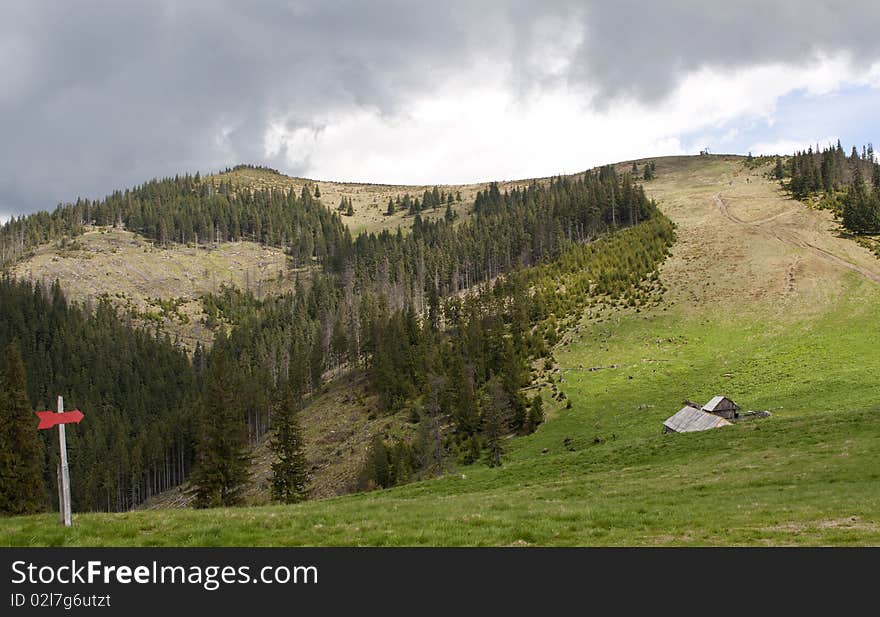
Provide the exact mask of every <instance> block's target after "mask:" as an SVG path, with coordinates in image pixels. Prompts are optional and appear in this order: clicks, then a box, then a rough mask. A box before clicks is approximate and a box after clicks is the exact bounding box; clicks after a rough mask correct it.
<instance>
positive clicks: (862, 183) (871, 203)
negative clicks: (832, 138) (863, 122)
mask: <svg viewBox="0 0 880 617" xmlns="http://www.w3.org/2000/svg"><path fill="white" fill-rule="evenodd" d="M875 159H876V157H875V153H874V148H873V146H872V145H871V144H868V145H866V146H863V147H862V150H861V153H860V152H859V150H858V149H857V148H856V147H855V146H853V148H852V151H851V152H850V154H849V156H847V155H846V153H845V151H844V149H843V147H842V145H841V143H840V141H839V140H838V142H837V144H836V146H829V147H827V148H823V149H821V150H820V149H819V147H818V146H817V147H816V149H815V150H813V148H812V147H810V148H808V149H807V150H806V151H798V152H795V153H794V155H793V156H791V157H790V158H789V160H788V162H787V164H786V163H783V160H782V159H781V158H778V157H777V159H776V165H775V167H774V171H773V175H774V176H775V177H776V178H777V179H778V180H780V181H782V180H783V179H785V178H787V179H788V185H787V186H788V188H789V190H790V191H791V194H792V196H793V197H794V198H795V199H799V200H802V201H803V200H807V199H810V198H812V197H816V198H818V199H819V203H820V205H821V206H823V207H826V208H829V209H831V210H833V211H834V212H835V214H836V215H837V216H838V217H839V218H840V220H841V221H842V223H843V225H844V227H846V228H847V229H848V230H850V231H852V232H854V233H878V232H880V163H878V162H877V161H876V160H875Z"/></svg>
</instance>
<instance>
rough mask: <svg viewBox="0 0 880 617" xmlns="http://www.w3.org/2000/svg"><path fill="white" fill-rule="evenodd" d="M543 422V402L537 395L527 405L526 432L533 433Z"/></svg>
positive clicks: (539, 395)
mask: <svg viewBox="0 0 880 617" xmlns="http://www.w3.org/2000/svg"><path fill="white" fill-rule="evenodd" d="M543 422H544V400H543V399H542V398H541V394H540V393H538V394H537V395H536V396H535V398H533V399H532V400H531V402H530V403H529V413H528V416H527V417H526V426H525V429H526V432H527V433H534V432H535V431H536V430H538V426H539V425H540V424H542V423H543Z"/></svg>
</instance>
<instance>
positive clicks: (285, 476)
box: [269, 388, 309, 503]
mask: <svg viewBox="0 0 880 617" xmlns="http://www.w3.org/2000/svg"><path fill="white" fill-rule="evenodd" d="M301 407H302V403H301V398H300V396H299V395H298V393H297V392H296V391H295V390H294V389H293V388H288V389H287V391H286V392H285V394H284V397H283V399H282V400H281V402H280V403H279V404H278V405H277V406H276V408H275V411H274V413H273V416H272V424H273V430H274V434H273V435H272V439H271V441H270V442H269V447H270V448H271V449H272V452H273V453H274V454H275V456H276V457H277V460H276V461H275V462H274V463H272V499H274V500H275V501H280V502H281V503H296V502H298V501H303V500H304V499H305V498H306V496H307V494H308V490H307V485H308V480H309V474H308V463H307V462H306V455H305V448H304V444H303V436H302V430H301V429H300V425H299V410H300V408H301Z"/></svg>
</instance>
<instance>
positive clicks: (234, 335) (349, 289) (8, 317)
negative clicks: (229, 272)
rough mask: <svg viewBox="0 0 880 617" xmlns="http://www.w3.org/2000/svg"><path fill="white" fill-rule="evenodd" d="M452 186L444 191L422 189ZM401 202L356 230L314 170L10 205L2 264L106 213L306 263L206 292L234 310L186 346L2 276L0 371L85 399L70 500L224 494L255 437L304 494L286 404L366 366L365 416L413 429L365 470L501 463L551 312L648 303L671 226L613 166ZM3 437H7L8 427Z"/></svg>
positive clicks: (231, 490) (146, 230)
mask: <svg viewBox="0 0 880 617" xmlns="http://www.w3.org/2000/svg"><path fill="white" fill-rule="evenodd" d="M434 193H437V194H436V195H435V194H434ZM456 198H457V199H460V197H456ZM452 199H453V197H452V195H451V194H447V193H445V192H444V193H440V192H439V191H437V190H435V191H434V192H426V193H425V195H424V196H423V203H424V204H426V205H427V207H432V208H438V207H440V205H442V204H443V203H446V204H448V203H449V202H450V201H451V200H452ZM435 202H436V203H435ZM413 203H415V201H412V203H410V204H409V207H410V209H411V210H412V209H413ZM393 207H395V204H393V203H392V204H389V209H390V208H393ZM420 207H421V206H420ZM332 208H333V209H336V206H335V204H334V205H333V206H332ZM348 209H350V203H345V204H340V206H339V210H340V211H343V212H345V211H346V210H348ZM413 215H414V219H413V223H412V227H411V229H409V230H406V231H404V230H402V229H398V230H397V231H396V232H389V231H383V232H381V233H379V234H372V233H362V234H360V235H358V236H357V237H356V238H352V237H351V236H350V234H349V233H348V231H347V229H346V228H345V226H344V225H343V224H342V223H341V219H340V217H339V214H338V213H336V212H332V211H331V209H330V208H327V207H325V206H324V205H323V204H322V203H321V202H320V199H319V198H318V197H316V196H314V195H313V194H312V193H311V192H310V191H308V190H306V189H303V191H302V192H301V193H300V194H298V195H297V194H294V193H293V192H292V191H291V192H284V191H261V192H248V191H238V192H235V191H233V190H232V187H230V186H228V185H225V184H221V185H220V186H219V187H214V185H213V184H211V183H209V182H206V181H204V180H202V179H201V178H199V176H198V175H195V176H184V177H182V178H181V177H178V178H174V179H166V180H162V181H153V182H149V183H146V184H144V185H142V186H141V187H138V188H136V189H133V190H129V191H122V192H117V193H114V194H113V195H111V196H110V197H108V198H107V199H105V200H103V201H97V202H89V201H87V200H78V201H77V202H76V203H74V204H68V205H65V206H59V208H57V209H56V210H55V211H54V212H53V213H52V214H46V213H43V214H38V215H32V216H29V217H23V218H19V219H13V220H12V221H10V222H8V223H7V224H6V225H5V226H4V227H3V228H2V231H0V249H2V256H3V259H4V260H7V261H9V260H13V259H16V258H17V257H18V256H20V255H23V254H26V252H27V251H28V250H29V249H30V248H31V247H33V246H35V245H36V244H39V243H41V242H45V241H48V240H52V239H57V238H60V237H63V236H65V235H70V234H76V233H79V232H80V231H81V230H82V229H83V228H84V226H87V225H103V224H114V223H116V224H121V225H123V226H125V227H126V228H127V229H129V230H131V231H137V232H139V233H141V234H143V235H145V236H147V237H149V238H152V239H153V240H154V241H156V242H157V243H160V244H166V243H175V242H196V243H201V242H222V241H228V240H237V239H242V238H243V239H250V240H255V241H257V242H263V243H266V244H271V245H274V246H279V247H283V248H284V249H285V250H286V251H287V253H288V254H289V256H290V258H291V259H292V260H293V261H294V262H295V264H297V265H298V266H302V265H308V266H310V273H309V276H304V277H302V278H301V279H298V280H297V282H296V287H295V289H294V291H293V292H291V293H287V294H284V295H281V296H276V297H269V298H265V299H257V298H255V297H254V296H253V295H252V294H250V293H249V292H246V291H241V290H237V289H234V288H226V289H224V290H222V291H221V292H220V293H219V294H215V295H211V296H208V297H206V298H205V299H204V305H205V309H206V313H208V315H209V317H213V318H217V319H222V320H223V322H224V323H226V324H228V325H229V328H228V331H227V329H226V328H225V327H220V328H218V334H217V338H216V339H215V341H214V343H213V345H212V346H211V348H210V349H205V348H203V347H201V346H199V347H197V348H196V350H195V353H194V354H193V356H192V358H189V357H188V356H187V355H186V354H185V352H183V351H182V350H180V349H178V348H177V347H176V346H175V344H174V343H173V342H172V341H171V340H170V339H169V338H168V337H163V336H160V335H159V334H157V333H154V332H149V331H146V330H143V329H140V328H138V327H137V326H136V325H135V324H132V323H131V322H130V320H129V319H127V318H126V317H123V316H121V315H119V314H117V313H116V311H115V310H114V309H113V307H112V306H111V305H110V304H109V303H107V302H102V303H100V304H98V305H97V306H78V305H74V304H71V303H69V302H68V301H66V300H65V298H64V296H63V294H62V292H61V289H60V287H59V286H58V285H57V284H55V285H54V286H52V287H50V288H43V287H41V286H39V285H34V284H31V283H26V282H21V281H14V280H12V279H10V278H5V279H3V281H2V285H0V303H2V306H3V311H2V313H0V346H2V347H9V348H10V350H11V351H10V352H9V353H8V354H7V355H8V356H9V357H10V358H12V359H9V360H4V365H7V366H4V367H3V370H4V371H5V372H4V375H6V374H9V375H12V377H11V378H10V379H12V380H13V381H16V382H18V381H21V382H23V383H26V386H23V388H24V391H25V393H26V394H25V396H26V398H27V400H28V401H29V402H30V405H31V406H32V409H36V408H52V405H53V404H54V396H55V394H56V393H64V394H65V397H66V405H67V407H68V408H73V407H79V408H81V409H83V410H85V411H87V413H88V418H89V421H88V422H84V423H83V424H82V426H79V427H76V428H74V429H72V430H70V431H69V433H68V434H69V448H70V451H71V455H70V458H71V467H72V473H71V476H72V478H74V484H73V500H74V508H75V509H77V510H110V511H117V510H125V509H129V508H131V507H134V506H137V505H138V504H139V503H141V502H142V501H143V500H145V499H147V498H149V497H150V496H151V495H154V494H156V493H158V492H160V491H163V490H165V489H167V488H169V487H173V486H177V485H179V484H181V483H182V482H183V481H185V480H191V483H192V485H193V490H194V492H195V497H196V505H199V506H203V507H211V506H220V505H234V504H236V503H239V502H240V500H241V488H242V485H243V484H244V483H245V482H246V480H247V473H248V453H249V451H250V448H251V447H252V446H253V445H255V444H257V443H260V442H261V441H263V440H264V439H269V440H270V444H271V447H272V449H273V451H274V452H275V454H276V456H277V457H278V462H277V463H276V464H275V465H273V481H272V494H273V496H274V498H275V499H277V500H279V501H283V502H294V501H298V500H300V499H303V498H305V497H306V495H307V492H308V490H307V483H308V477H307V474H308V471H307V469H306V468H305V467H306V465H305V460H304V457H303V454H302V452H303V450H302V447H303V444H302V439H303V438H302V431H301V429H300V426H299V411H300V410H301V409H302V408H303V407H304V406H307V405H308V404H309V400H310V397H313V396H315V395H316V394H317V393H318V392H320V391H321V389H322V388H323V387H324V386H325V385H326V383H327V382H328V381H329V380H330V379H332V378H333V377H334V376H335V375H338V374H340V372H345V371H364V372H366V374H367V376H368V383H369V388H370V390H371V391H372V393H374V394H375V395H377V400H378V403H377V409H376V410H375V412H376V413H378V414H391V413H398V412H400V411H401V410H404V409H406V410H409V412H410V419H409V421H410V422H411V423H412V424H413V425H414V426H415V429H414V435H415V436H414V438H413V439H410V440H400V439H399V440H397V441H393V442H389V441H386V440H385V439H384V438H383V437H381V436H378V435H377V436H376V437H375V438H374V440H373V442H372V446H371V447H370V450H369V453H368V457H367V463H366V466H365V468H364V469H363V471H362V474H361V482H360V485H361V487H362V488H371V487H387V486H391V485H393V484H398V483H400V482H404V481H407V480H409V479H413V478H417V477H424V476H426V475H431V474H435V473H439V472H441V471H442V470H443V469H444V468H446V466H447V465H449V464H451V463H452V462H458V463H464V464H467V463H474V462H477V461H483V462H485V463H486V464H488V465H493V466H495V465H501V464H503V460H504V440H505V439H506V437H507V436H509V435H511V434H526V433H529V432H532V431H534V430H535V429H536V428H537V426H538V425H539V424H540V423H541V422H542V421H543V401H542V400H541V398H540V397H539V396H533V397H529V396H527V394H526V393H525V390H524V389H523V388H524V387H525V386H527V385H528V384H529V382H530V379H531V377H530V371H531V367H532V364H533V363H534V362H535V361H537V360H538V359H540V358H542V357H545V356H547V355H548V354H549V349H550V347H551V346H552V345H553V344H554V343H555V342H556V339H557V337H558V329H557V328H558V320H562V319H565V318H566V317H568V316H570V315H573V314H575V313H577V312H578V311H581V310H583V307H584V306H585V305H586V304H588V303H589V302H590V299H591V298H595V297H604V298H611V299H613V300H614V301H615V302H620V303H622V304H624V305H628V306H634V307H637V306H639V305H640V303H644V302H646V301H648V298H649V297H650V293H652V291H654V290H655V288H656V286H657V285H659V283H657V281H656V274H655V270H656V268H657V266H658V264H659V263H660V261H662V259H663V258H664V256H665V255H666V252H667V249H668V247H669V245H670V243H671V242H672V239H673V230H672V226H671V223H670V222H669V221H668V220H667V219H666V218H665V217H663V216H662V215H661V214H660V213H659V212H658V210H657V209H656V207H655V205H654V204H653V203H652V202H651V201H650V200H649V199H647V198H646V196H645V193H644V191H643V190H642V188H641V186H639V185H638V184H637V183H636V182H635V181H634V179H633V177H632V175H631V174H630V173H625V174H619V173H617V172H616V171H615V169H614V168H613V167H604V168H601V169H599V170H595V171H590V172H587V173H585V174H581V175H578V176H572V177H560V178H554V179H552V180H550V181H548V182H546V183H537V182H535V183H533V184H531V185H529V186H527V187H525V188H517V189H513V190H511V191H506V192H502V191H501V190H500V189H499V187H498V185H497V184H492V185H490V186H489V187H488V188H487V189H486V190H484V191H481V192H480V193H478V195H477V196H476V199H475V202H474V204H473V207H472V215H471V216H470V217H468V218H467V219H465V220H463V221H456V220H455V217H454V216H447V217H443V218H438V219H436V220H430V221H429V220H422V219H421V217H420V215H419V212H418V209H416V210H414V212H413ZM15 354H19V355H20V356H21V358H22V361H21V362H19V363H16V361H15V360H14V356H15ZM19 365H21V366H22V367H23V371H22V370H19V369H18V368H16V367H17V366H19ZM20 373H21V374H22V375H21V377H22V378H21V379H19V377H18V375H19V374H20ZM25 375H26V378H25ZM19 389H21V388H19ZM21 400H24V399H20V401H21ZM13 407H14V406H13ZM19 407H22V405H21V404H19ZM23 413H24V412H23V411H21V412H19V414H20V415H21V414H23ZM47 433H49V431H47ZM3 438H4V440H5V441H4V444H3V446H4V449H9V448H12V447H15V446H16V443H15V441H14V440H17V439H20V437H16V436H15V435H12V434H11V433H10V434H9V435H5V436H4V437H3ZM41 438H42V442H39V443H37V442H35V443H37V445H39V446H40V447H39V450H38V456H37V457H36V458H34V460H38V461H39V466H38V467H39V469H38V476H39V478H40V479H41V487H42V489H43V491H42V492H41V493H40V494H41V495H43V496H44V497H41V498H40V504H34V503H27V504H19V505H17V506H15V505H7V504H6V503H5V502H4V503H3V504H0V505H2V507H3V508H4V509H5V510H6V511H16V508H19V509H26V510H33V509H38V508H39V507H45V506H47V505H49V504H50V503H51V501H52V500H53V499H54V497H52V496H51V493H52V491H51V490H50V488H51V487H52V486H53V485H54V469H55V465H56V457H57V452H56V450H57V445H55V444H54V442H52V440H51V439H49V436H48V435H41ZM6 464H7V463H6V462H4V465H6ZM9 464H10V465H11V463H9ZM33 467H34V464H33V463H31V468H33ZM95 470H98V471H97V472H95Z"/></svg>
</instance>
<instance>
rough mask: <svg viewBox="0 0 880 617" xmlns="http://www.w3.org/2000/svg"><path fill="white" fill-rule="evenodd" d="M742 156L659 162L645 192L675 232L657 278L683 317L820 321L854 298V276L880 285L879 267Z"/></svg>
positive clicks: (826, 217)
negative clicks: (809, 317) (811, 317)
mask: <svg viewBox="0 0 880 617" xmlns="http://www.w3.org/2000/svg"><path fill="white" fill-rule="evenodd" d="M743 162H744V159H743V157H732V156H709V157H668V158H661V159H657V161H656V163H657V178H656V179H655V180H653V181H649V182H646V183H645V185H644V186H645V190H646V191H647V193H648V194H649V196H650V197H652V198H654V199H656V200H657V202H658V204H659V206H660V208H661V210H662V211H663V212H664V213H665V214H666V215H667V216H669V217H670V218H671V219H672V220H673V221H674V222H675V224H676V234H677V236H678V240H677V242H676V244H675V246H674V247H673V249H672V255H671V256H670V258H669V259H668V260H667V261H666V263H665V264H664V265H663V267H662V269H661V277H662V278H663V279H664V281H665V282H666V285H667V287H668V288H669V290H670V291H669V293H668V300H669V301H670V303H671V304H672V305H675V306H676V308H677V310H681V311H697V312H706V311H709V312H711V313H712V314H719V313H725V312H726V313H729V314H732V315H744V314H753V315H755V316H756V317H759V316H760V317H762V318H763V317H765V316H768V314H772V315H775V316H776V317H777V318H778V320H779V321H778V323H782V322H783V321H785V320H786V318H788V317H792V318H798V317H801V316H804V315H805V314H810V313H818V312H821V311H823V310H824V309H825V308H826V307H828V306H830V305H833V304H834V303H836V302H837V301H838V300H839V298H840V297H841V294H845V293H847V292H848V290H849V289H851V286H852V283H853V280H854V279H851V278H849V277H851V276H852V275H851V273H856V274H858V275H859V276H861V277H863V278H862V280H865V281H866V282H867V284H869V285H874V284H880V259H877V258H876V257H875V256H874V255H872V254H871V253H870V252H869V251H868V250H866V249H865V248H863V247H861V246H859V244H858V243H856V242H854V241H853V240H851V239H849V238H845V237H842V236H841V235H840V227H839V225H838V224H837V223H836V222H835V221H834V219H833V217H832V215H831V214H830V213H829V212H827V211H821V210H813V209H810V208H808V207H807V206H806V205H804V204H802V203H800V202H797V201H794V200H792V199H790V198H789V197H788V195H787V194H786V193H784V192H783V191H782V190H781V189H780V187H779V185H778V183H776V182H775V181H771V180H769V179H768V178H767V177H765V176H764V173H765V171H766V170H763V169H761V170H750V169H747V168H746V167H745V166H744V164H743Z"/></svg>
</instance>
